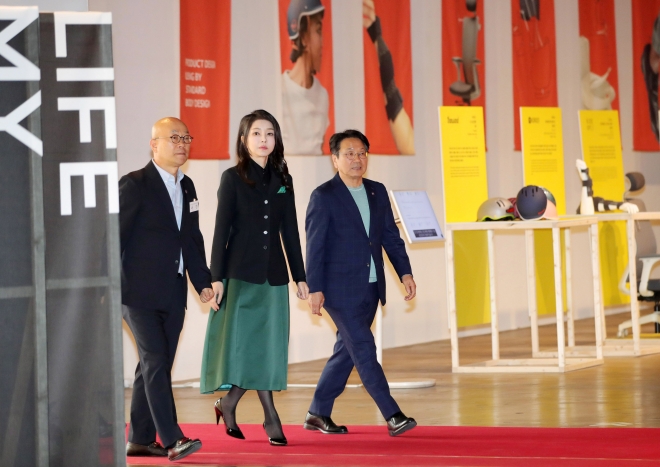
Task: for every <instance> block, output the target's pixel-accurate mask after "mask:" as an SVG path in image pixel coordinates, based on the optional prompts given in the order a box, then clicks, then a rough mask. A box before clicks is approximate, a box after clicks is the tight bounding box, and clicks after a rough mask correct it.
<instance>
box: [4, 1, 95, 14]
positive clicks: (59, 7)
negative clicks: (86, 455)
mask: <svg viewBox="0 0 660 467" xmlns="http://www.w3.org/2000/svg"><path fill="white" fill-rule="evenodd" d="M2 5H3V6H38V7H39V11H87V0H3V1H2Z"/></svg>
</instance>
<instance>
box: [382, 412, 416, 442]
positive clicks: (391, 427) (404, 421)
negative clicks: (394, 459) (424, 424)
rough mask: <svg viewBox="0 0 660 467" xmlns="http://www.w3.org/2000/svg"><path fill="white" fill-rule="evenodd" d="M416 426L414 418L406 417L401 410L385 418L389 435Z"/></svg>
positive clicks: (397, 434)
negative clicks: (387, 418)
mask: <svg viewBox="0 0 660 467" xmlns="http://www.w3.org/2000/svg"><path fill="white" fill-rule="evenodd" d="M416 426H417V422H416V421H415V419H414V418H410V417H406V416H405V415H404V414H403V412H397V413H395V414H394V415H392V416H391V417H390V418H389V420H387V431H388V432H389V433H390V436H399V435H400V434H402V433H405V432H406V431H408V430H412V429H413V428H415V427H416Z"/></svg>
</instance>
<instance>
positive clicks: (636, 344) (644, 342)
mask: <svg viewBox="0 0 660 467" xmlns="http://www.w3.org/2000/svg"><path fill="white" fill-rule="evenodd" d="M596 218H597V219H598V222H613V221H626V237H627V240H628V271H629V274H630V275H629V277H628V279H629V281H630V321H631V324H632V339H607V334H606V330H605V329H606V328H605V314H603V316H602V333H603V338H604V339H605V342H604V347H603V351H604V355H605V356H606V357H638V356H641V355H649V354H654V353H660V340H659V339H642V338H641V331H640V327H641V326H640V322H639V301H638V300H637V267H636V261H635V257H636V256H637V242H636V241H635V221H651V220H660V212H638V213H635V214H628V213H616V214H600V213H599V214H597V215H596ZM569 314H571V310H569ZM570 319H572V316H570V317H569V320H570Z"/></svg>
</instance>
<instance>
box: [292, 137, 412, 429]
mask: <svg viewBox="0 0 660 467" xmlns="http://www.w3.org/2000/svg"><path fill="white" fill-rule="evenodd" d="M368 151H369V140H367V137H366V136H364V135H363V134H362V133H360V132H359V131H357V130H346V131H344V132H342V133H336V134H334V135H332V137H331V138H330V152H331V153H332V162H333V164H334V166H335V168H336V169H337V174H336V175H335V177H334V178H333V179H332V180H330V181H328V182H326V183H324V184H323V185H321V186H319V187H318V188H316V189H315V190H314V191H313V192H312V196H311V198H310V201H309V205H308V207H307V218H306V219H305V229H306V232H307V261H306V263H307V284H308V285H309V291H310V296H309V303H310V307H311V309H312V313H314V314H317V315H320V314H321V308H322V307H323V308H325V309H326V310H327V311H328V313H329V314H330V316H331V317H332V319H333V321H334V322H335V324H336V326H337V342H336V343H335V348H334V353H333V354H332V356H331V357H330V359H329V360H328V362H327V364H326V366H325V368H324V369H323V373H322V374H321V378H320V379H319V382H318V385H317V387H316V392H315V393H314V398H313V400H312V404H311V406H310V408H309V412H308V413H307V417H306V418H305V424H304V425H303V426H304V427H305V428H306V429H308V430H319V431H321V432H322V433H334V434H341V433H348V430H347V429H346V427H345V426H337V425H336V424H335V423H334V422H333V421H332V419H331V418H330V414H331V412H332V407H333V404H334V401H335V399H336V398H337V397H338V396H339V395H340V394H341V393H342V392H343V391H344V388H345V387H346V381H347V380H348V377H349V375H350V373H351V371H352V370H353V367H354V366H355V368H357V371H358V374H359V375H360V378H361V379H362V383H363V384H364V387H365V388H366V389H367V391H368V392H369V395H370V396H371V397H372V398H373V399H374V402H376V405H377V406H378V408H379V409H380V412H381V413H382V414H383V417H385V420H387V429H388V431H389V434H390V436H397V435H400V434H402V433H404V432H406V431H408V430H410V429H412V428H414V427H415V426H416V425H417V422H415V420H414V419H413V418H409V417H406V416H405V415H404V414H403V413H402V412H401V410H400V409H399V406H398V405H397V403H396V401H395V400H394V399H393V398H392V396H391V395H390V390H389V386H388V384H387V380H386V379H385V373H383V368H382V367H381V366H380V364H379V363H378V360H377V357H376V344H375V342H374V337H373V334H372V333H371V329H370V328H371V324H372V322H373V320H374V316H375V315H376V309H377V307H378V301H379V300H380V302H381V303H382V304H383V305H385V272H384V269H383V248H384V249H385V252H386V253H387V256H388V258H389V259H390V262H391V263H392V265H393V266H394V269H395V271H396V273H397V275H398V276H399V277H400V278H401V281H402V282H403V285H404V286H405V288H406V293H407V295H406V297H405V300H412V299H413V298H414V297H415V294H416V286H415V281H414V280H413V276H412V269H411V268H410V261H409V260H408V255H407V254H406V249H405V244H404V242H403V240H402V239H401V236H400V235H399V229H398V227H397V226H396V224H395V223H394V215H393V214H392V207H391V205H390V200H389V197H388V195H387V190H386V189H385V186H383V185H382V184H381V183H378V182H375V181H372V180H368V179H366V178H363V175H364V173H365V172H366V170H367V161H368V158H367V156H368Z"/></svg>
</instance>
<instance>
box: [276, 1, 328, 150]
mask: <svg viewBox="0 0 660 467" xmlns="http://www.w3.org/2000/svg"><path fill="white" fill-rule="evenodd" d="M279 24H280V54H281V57H280V58H281V64H282V86H281V89H282V119H281V121H280V122H279V123H280V126H281V128H282V138H283V140H284V153H285V154H287V155H295V154H301V155H316V154H330V146H329V145H328V141H329V139H330V136H332V134H333V133H334V132H335V100H334V82H333V76H332V73H333V71H332V2H331V1H330V0H323V1H321V0H310V1H307V2H301V1H297V0H279Z"/></svg>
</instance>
